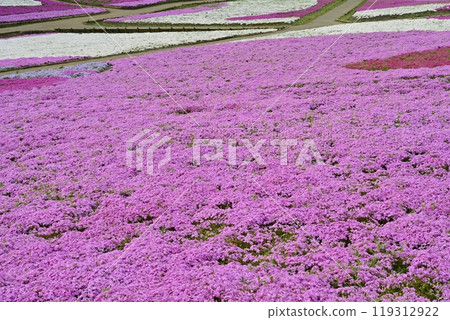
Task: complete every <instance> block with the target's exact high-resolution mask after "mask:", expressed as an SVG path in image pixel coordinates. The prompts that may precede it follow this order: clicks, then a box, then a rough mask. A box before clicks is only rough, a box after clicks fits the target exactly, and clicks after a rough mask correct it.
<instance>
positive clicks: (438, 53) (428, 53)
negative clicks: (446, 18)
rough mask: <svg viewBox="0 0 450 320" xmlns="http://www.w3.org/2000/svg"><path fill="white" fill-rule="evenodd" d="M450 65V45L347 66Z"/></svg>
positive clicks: (381, 68) (378, 67)
mask: <svg viewBox="0 0 450 320" xmlns="http://www.w3.org/2000/svg"><path fill="white" fill-rule="evenodd" d="M445 65H450V47H439V48H438V49H433V50H425V51H421V52H410V53H404V54H402V55H399V56H394V57H389V58H387V59H374V60H366V61H363V62H357V63H352V64H349V65H347V66H346V67H347V68H352V69H362V70H389V69H415V68H434V67H439V66H445Z"/></svg>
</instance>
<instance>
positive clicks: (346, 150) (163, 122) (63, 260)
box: [0, 31, 450, 301]
mask: <svg viewBox="0 0 450 320" xmlns="http://www.w3.org/2000/svg"><path fill="white" fill-rule="evenodd" d="M338 37H341V36H325V37H312V38H287V39H276V40H259V41H250V42H239V43H224V44H217V45H208V46H202V47H190V48H180V49H175V50H171V51H162V52H157V53H154V54H148V55H143V56H139V57H136V58H134V59H135V61H133V60H130V59H122V60H115V61H113V62H110V63H111V64H112V65H113V66H112V68H111V69H109V70H108V71H106V72H103V73H98V74H92V75H90V76H86V77H82V78H74V79H67V80H65V81H63V82H58V83H55V84H51V85H47V86H44V87H41V88H40V89H32V90H26V91H20V90H18V91H4V92H2V93H0V124H1V130H0V134H1V137H0V138H1V139H0V141H1V143H0V152H1V153H2V157H0V204H1V205H0V208H1V212H0V300H2V301H75V300H78V301H373V300H382V301H428V300H438V301H449V300H450V287H449V283H450V268H449V261H448V257H449V255H450V250H449V246H448V244H449V238H448V230H449V227H450V223H449V219H448V218H449V211H448V208H450V199H449V197H448V194H449V185H450V184H449V162H450V148H449V144H450V142H449V131H448V121H449V112H448V111H449V110H448V101H450V91H449V71H450V66H448V65H445V66H440V67H435V68H418V69H392V70H387V71H366V70H355V69H348V68H346V67H345V65H347V64H350V63H356V62H359V61H363V60H370V59H386V58H389V57H392V56H398V55H402V54H406V53H409V52H414V51H425V50H432V49H436V45H437V44H439V45H441V46H449V45H450V32H417V31H414V32H406V33H402V32H395V33H381V32H380V33H372V34H346V35H344V36H342V37H341V38H340V40H339V41H337V42H336V43H335V45H334V47H333V50H329V51H328V52H327V53H325V54H323V56H321V59H320V61H319V62H318V63H317V64H316V65H314V67H313V68H311V70H309V71H308V73H307V74H305V76H303V77H302V78H301V79H300V80H299V81H298V82H297V83H296V84H295V85H294V86H293V87H292V88H291V90H289V91H287V93H286V94H285V95H284V96H283V97H282V98H281V99H280V100H279V101H278V102H277V103H275V104H274V105H273V106H272V107H270V108H269V106H270V105H271V104H273V103H274V101H275V99H276V98H277V97H278V96H279V95H281V94H282V93H283V92H285V90H286V89H287V88H288V87H289V86H290V85H291V84H292V82H293V81H294V80H295V79H297V78H298V76H299V75H300V74H301V73H302V72H304V70H305V69H306V68H308V67H309V66H310V65H311V63H313V62H314V61H315V60H316V59H317V57H318V56H319V55H320V54H321V53H323V51H324V50H325V49H326V48H328V47H329V46H330V45H331V44H332V43H333V42H335V41H336V39H337V38H338ZM299 57H301V58H299ZM136 62H137V63H139V64H140V65H142V66H143V67H144V68H145V69H146V70H148V72H149V73H150V74H151V75H152V77H154V78H155V79H157V81H158V82H159V83H160V84H161V86H162V87H164V88H165V89H166V90H168V92H170V93H171V94H172V95H173V97H174V98H175V99H176V100H177V101H179V103H180V104H182V105H183V106H184V108H180V107H179V106H177V105H175V104H174V103H173V101H172V100H171V99H170V98H169V97H167V96H166V95H165V93H164V91H163V90H162V89H161V88H160V87H159V86H158V85H156V84H154V83H153V81H152V80H151V79H149V77H148V76H147V75H146V74H145V73H144V72H142V70H141V69H140V67H139V65H137V64H136ZM14 80H16V79H12V80H7V81H14ZM260 113H262V117H261V118H259V119H258V120H257V117H258V115H259V114H260ZM191 117H193V118H195V119H196V121H197V123H198V124H199V125H197V124H196V123H195V122H193V121H192V120H191ZM254 121H256V122H255V124H254V126H252V123H253V122H254ZM144 128H148V129H150V130H151V131H152V132H159V133H161V135H162V136H170V137H171V139H172V142H171V143H170V145H171V149H172V159H171V161H170V162H169V163H168V164H167V165H166V166H164V167H162V168H160V169H158V170H157V172H156V174H155V175H154V176H151V175H146V174H145V173H143V172H140V171H137V170H135V169H132V168H129V167H127V166H126V161H125V159H126V157H125V154H126V141H127V140H128V139H130V138H131V137H133V136H134V135H136V134H137V133H139V132H141V130H142V129H144ZM194 138H204V139H211V138H214V139H220V138H223V139H225V140H226V141H227V140H228V139H236V140H237V141H238V142H240V141H241V142H240V143H239V147H238V148H237V158H238V163H240V162H241V161H242V160H243V159H246V158H247V159H250V160H251V154H250V153H249V152H248V151H247V150H246V149H245V148H243V147H242V139H249V140H250V141H251V142H252V144H253V145H254V144H256V142H257V141H258V140H260V139H266V141H267V140H271V139H282V138H290V139H298V140H299V141H303V140H305V139H307V138H309V139H313V140H314V142H315V144H316V145H317V148H318V150H319V151H320V153H321V154H322V157H323V159H324V161H325V165H322V166H321V165H313V164H308V163H305V164H304V165H303V166H301V167H295V166H294V164H293V162H294V161H295V159H296V154H297V153H298V152H299V150H300V146H297V147H294V148H293V149H292V150H289V152H288V164H289V165H288V166H280V160H279V152H280V149H279V147H276V146H270V145H269V144H268V143H266V144H265V145H264V146H263V147H262V148H261V156H262V157H263V158H264V159H265V161H266V164H265V165H259V164H258V163H256V162H255V161H250V163H249V164H248V165H244V166H238V165H237V166H233V165H228V164H227V162H225V161H213V162H208V161H202V162H201V164H199V165H198V164H195V163H193V162H192V153H193V151H192V142H193V139H194ZM205 148H206V149H205V150H204V151H212V150H210V149H208V147H205ZM159 151H161V154H159V153H157V154H156V158H158V157H159V156H162V155H163V154H164V150H163V148H162V149H160V150H159ZM226 154H227V149H226V148H225V155H226ZM280 206H281V207H282V209H280ZM291 217H294V218H295V219H296V220H297V221H298V223H297V224H296V223H294V222H293V220H292V219H291ZM148 228H150V229H148ZM146 231H148V232H146ZM144 232H146V233H145V235H143V233H144ZM123 253H124V255H123V256H121V255H122V254H123ZM330 257H331V258H330ZM116 259H119V260H117V261H116ZM333 259H334V260H336V261H338V262H339V264H340V265H341V266H342V267H343V268H344V269H345V271H344V270H342V269H341V268H340V267H339V266H338V265H337V264H336V263H335V262H334V261H333ZM113 263H115V265H114V266H113V267H111V268H110V266H111V265H112V264H113Z"/></svg>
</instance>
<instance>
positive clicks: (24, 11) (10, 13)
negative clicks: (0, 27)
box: [0, 0, 107, 24]
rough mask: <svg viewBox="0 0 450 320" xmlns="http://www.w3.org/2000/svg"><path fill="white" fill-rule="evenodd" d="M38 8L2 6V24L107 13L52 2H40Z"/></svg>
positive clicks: (0, 21)
mask: <svg viewBox="0 0 450 320" xmlns="http://www.w3.org/2000/svg"><path fill="white" fill-rule="evenodd" d="M39 2H40V3H41V5H38V6H33V5H32V6H0V24H1V23H16V22H25V21H35V20H47V19H54V18H62V17H71V16H79V15H86V14H97V13H102V12H106V11H107V10H106V9H102V8H89V7H83V9H81V8H80V7H79V6H78V5H76V4H70V3H63V2H58V1H52V0H39Z"/></svg>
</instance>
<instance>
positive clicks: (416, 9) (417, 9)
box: [353, 0, 448, 19]
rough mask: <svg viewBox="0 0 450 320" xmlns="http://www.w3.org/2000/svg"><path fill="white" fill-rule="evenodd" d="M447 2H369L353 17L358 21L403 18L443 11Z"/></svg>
mask: <svg viewBox="0 0 450 320" xmlns="http://www.w3.org/2000/svg"><path fill="white" fill-rule="evenodd" d="M445 3H448V1H447V0H423V1H422V0H420V1H412V0H398V1H390V0H379V1H375V0H369V1H367V2H365V3H364V5H363V6H361V7H360V8H358V9H357V10H356V12H355V13H354V14H353V17H355V18H358V19H368V18H377V17H384V16H402V15H408V14H414V13H424V12H434V11H439V10H443V8H445V7H443V4H445Z"/></svg>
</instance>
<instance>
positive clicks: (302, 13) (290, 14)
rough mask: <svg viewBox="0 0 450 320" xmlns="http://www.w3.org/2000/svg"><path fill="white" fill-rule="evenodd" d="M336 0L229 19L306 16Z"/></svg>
mask: <svg viewBox="0 0 450 320" xmlns="http://www.w3.org/2000/svg"><path fill="white" fill-rule="evenodd" d="M333 1H334V0H318V1H317V4H316V5H315V6H312V7H309V8H307V9H303V10H296V11H289V12H275V13H269V14H262V15H258V16H245V17H233V18H229V19H228V20H256V19H277V18H290V17H298V18H301V17H304V16H306V15H308V14H310V13H313V12H315V11H317V10H320V9H322V8H323V7H325V6H326V5H328V4H330V3H331V2H333Z"/></svg>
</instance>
